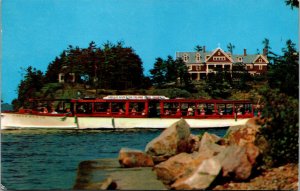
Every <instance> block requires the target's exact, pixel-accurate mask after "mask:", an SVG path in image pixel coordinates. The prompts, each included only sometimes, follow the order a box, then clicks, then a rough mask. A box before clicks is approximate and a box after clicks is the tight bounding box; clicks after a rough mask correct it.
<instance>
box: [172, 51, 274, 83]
mask: <svg viewBox="0 0 300 191" xmlns="http://www.w3.org/2000/svg"><path fill="white" fill-rule="evenodd" d="M263 52H264V53H263V54H247V50H246V49H244V54H231V53H230V52H225V51H223V50H222V49H221V48H216V49H215V50H214V51H211V52H207V51H206V50H205V46H203V49H202V51H198V52H176V58H182V60H183V61H184V62H185V63H186V65H187V67H188V70H189V73H190V74H191V78H192V80H198V81H199V80H201V79H205V78H206V76H207V75H208V74H209V73H211V72H214V71H215V70H216V69H220V68H223V69H228V70H229V71H232V67H234V66H235V65H237V64H238V63H242V64H244V65H245V67H246V70H248V72H249V73H250V74H251V75H260V74H263V73H265V72H266V71H267V67H268V64H269V61H268V59H267V56H266V50H264V51H263Z"/></svg>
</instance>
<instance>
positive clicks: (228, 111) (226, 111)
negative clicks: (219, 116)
mask: <svg viewBox="0 0 300 191" xmlns="http://www.w3.org/2000/svg"><path fill="white" fill-rule="evenodd" d="M232 112H233V105H232V104H225V109H224V115H231V114H232Z"/></svg>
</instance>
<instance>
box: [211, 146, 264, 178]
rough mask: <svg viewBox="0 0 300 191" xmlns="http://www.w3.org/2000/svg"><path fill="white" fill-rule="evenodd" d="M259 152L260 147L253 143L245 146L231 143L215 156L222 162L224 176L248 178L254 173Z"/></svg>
mask: <svg viewBox="0 0 300 191" xmlns="http://www.w3.org/2000/svg"><path fill="white" fill-rule="evenodd" d="M258 153H259V150H258V148H257V147H256V146H255V145H253V144H251V143H249V144H247V145H244V146H238V145H230V146H228V147H227V148H225V149H224V150H223V151H222V152H220V153H219V154H218V155H217V156H215V157H214V158H215V159H217V160H219V162H220V163H221V166H222V176H223V177H233V178H234V179H236V180H246V179H248V178H249V177H250V175H251V173H252V168H253V165H254V164H255V161H256V157H257V156H258Z"/></svg>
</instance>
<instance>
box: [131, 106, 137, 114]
mask: <svg viewBox="0 0 300 191" xmlns="http://www.w3.org/2000/svg"><path fill="white" fill-rule="evenodd" d="M131 115H136V109H135V108H134V107H133V108H132V109H131Z"/></svg>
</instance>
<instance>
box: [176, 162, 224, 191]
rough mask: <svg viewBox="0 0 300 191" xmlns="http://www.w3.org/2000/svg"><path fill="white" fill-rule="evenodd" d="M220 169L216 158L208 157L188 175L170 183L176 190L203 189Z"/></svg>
mask: <svg viewBox="0 0 300 191" xmlns="http://www.w3.org/2000/svg"><path fill="white" fill-rule="evenodd" d="M220 170H221V164H220V162H219V161H218V160H216V159H214V158H210V159H207V160H204V161H203V162H202V163H201V164H200V165H199V167H198V168H197V169H196V171H194V172H193V173H192V174H191V175H190V176H188V177H183V178H181V179H178V180H177V181H176V182H175V183H174V184H172V185H171V188H172V189H176V190H203V189H206V188H208V187H209V186H210V185H211V183H212V182H213V181H214V180H215V179H216V177H217V176H218V174H219V173H220Z"/></svg>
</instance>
